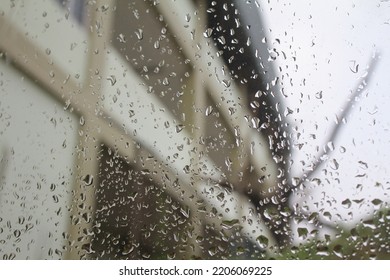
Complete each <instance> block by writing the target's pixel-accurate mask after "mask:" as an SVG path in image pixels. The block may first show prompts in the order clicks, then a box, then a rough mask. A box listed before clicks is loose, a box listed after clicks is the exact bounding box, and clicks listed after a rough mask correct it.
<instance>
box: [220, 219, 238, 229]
mask: <svg viewBox="0 0 390 280" xmlns="http://www.w3.org/2000/svg"><path fill="white" fill-rule="evenodd" d="M221 225H222V228H224V229H231V228H233V227H235V226H238V225H240V221H239V220H238V219H233V220H225V221H222V223H221Z"/></svg>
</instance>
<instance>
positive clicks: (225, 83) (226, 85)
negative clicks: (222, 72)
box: [222, 80, 231, 88]
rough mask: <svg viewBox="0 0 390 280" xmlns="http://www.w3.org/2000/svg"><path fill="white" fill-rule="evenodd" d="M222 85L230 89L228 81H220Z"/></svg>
mask: <svg viewBox="0 0 390 280" xmlns="http://www.w3.org/2000/svg"><path fill="white" fill-rule="evenodd" d="M222 84H223V85H224V86H225V87H226V88H228V87H230V84H231V83H230V81H228V80H222Z"/></svg>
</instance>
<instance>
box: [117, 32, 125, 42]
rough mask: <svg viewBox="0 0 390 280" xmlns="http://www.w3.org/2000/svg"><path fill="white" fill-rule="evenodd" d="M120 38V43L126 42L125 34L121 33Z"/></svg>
mask: <svg viewBox="0 0 390 280" xmlns="http://www.w3.org/2000/svg"><path fill="white" fill-rule="evenodd" d="M118 40H119V42H120V43H126V38H125V35H123V34H122V33H120V34H119V36H118Z"/></svg>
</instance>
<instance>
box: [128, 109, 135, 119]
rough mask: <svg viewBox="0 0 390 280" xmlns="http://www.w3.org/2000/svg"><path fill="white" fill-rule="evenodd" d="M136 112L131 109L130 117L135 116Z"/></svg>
mask: <svg viewBox="0 0 390 280" xmlns="http://www.w3.org/2000/svg"><path fill="white" fill-rule="evenodd" d="M134 115H135V113H134V110H129V117H130V118H132V117H134Z"/></svg>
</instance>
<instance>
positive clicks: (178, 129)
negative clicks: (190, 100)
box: [176, 124, 185, 133]
mask: <svg viewBox="0 0 390 280" xmlns="http://www.w3.org/2000/svg"><path fill="white" fill-rule="evenodd" d="M184 127H185V126H184V125H183V124H178V125H176V132H177V133H179V132H181V131H182V130H183V129H184Z"/></svg>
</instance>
